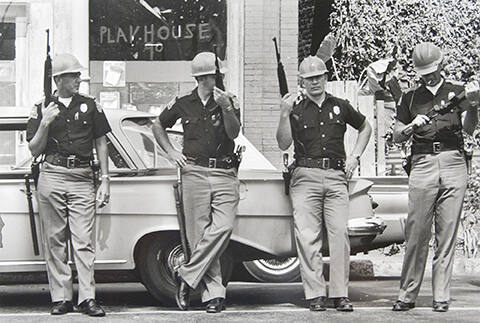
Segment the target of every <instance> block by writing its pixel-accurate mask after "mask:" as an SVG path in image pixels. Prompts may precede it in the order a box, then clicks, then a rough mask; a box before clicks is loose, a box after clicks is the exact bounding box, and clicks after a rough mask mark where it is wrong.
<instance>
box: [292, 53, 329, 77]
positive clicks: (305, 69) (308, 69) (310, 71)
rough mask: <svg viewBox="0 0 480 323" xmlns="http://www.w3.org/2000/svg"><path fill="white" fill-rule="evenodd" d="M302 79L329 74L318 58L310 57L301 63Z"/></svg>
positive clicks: (300, 73) (300, 74) (300, 72)
mask: <svg viewBox="0 0 480 323" xmlns="http://www.w3.org/2000/svg"><path fill="white" fill-rule="evenodd" d="M298 72H299V76H300V77H301V78H308V77H313V76H318V75H323V74H325V73H327V72H328V70H327V67H326V66H325V63H324V62H323V61H322V60H321V59H320V58H319V57H318V56H308V57H305V59H304V60H303V61H302V63H300V67H299V68H298Z"/></svg>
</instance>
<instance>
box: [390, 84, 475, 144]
mask: <svg viewBox="0 0 480 323" xmlns="http://www.w3.org/2000/svg"><path fill="white" fill-rule="evenodd" d="M462 91H463V86H460V85H455V84H452V83H451V82H448V81H444V82H443V84H442V85H441V86H440V88H439V89H438V90H437V94H436V95H433V93H432V92H431V91H430V90H428V89H427V88H426V86H425V85H421V86H420V87H418V88H416V89H414V90H410V91H408V92H407V93H406V94H404V95H403V97H402V99H401V101H400V104H399V106H398V109H397V116H396V118H397V120H399V121H400V122H402V123H403V124H405V125H408V124H409V123H410V122H412V121H413V119H415V117H416V116H417V115H418V114H424V115H426V114H427V113H428V112H429V111H430V110H432V109H434V107H435V106H439V105H441V104H442V101H444V102H448V101H449V99H451V98H452V97H454V96H458V95H459V94H460V92H462ZM467 107H468V103H467V102H466V101H464V102H462V103H461V104H460V109H454V110H453V111H451V112H448V113H446V114H444V115H440V114H439V115H438V116H437V117H435V118H433V119H432V120H431V122H429V123H427V124H426V125H424V126H422V127H420V128H418V129H416V130H415V132H414V134H413V139H414V142H426V143H430V142H433V141H442V142H447V141H448V142H452V138H454V140H453V141H455V142H456V144H458V145H459V147H460V146H463V140H462V139H461V132H460V130H461V129H462V122H461V116H460V115H461V113H462V112H463V111H465V109H466V108H467Z"/></svg>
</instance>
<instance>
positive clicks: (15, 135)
mask: <svg viewBox="0 0 480 323" xmlns="http://www.w3.org/2000/svg"><path fill="white" fill-rule="evenodd" d="M31 159H32V155H31V154H30V150H29V149H28V142H27V140H26V131H25V130H5V131H0V169H2V170H12V169H21V168H28V167H30V161H31Z"/></svg>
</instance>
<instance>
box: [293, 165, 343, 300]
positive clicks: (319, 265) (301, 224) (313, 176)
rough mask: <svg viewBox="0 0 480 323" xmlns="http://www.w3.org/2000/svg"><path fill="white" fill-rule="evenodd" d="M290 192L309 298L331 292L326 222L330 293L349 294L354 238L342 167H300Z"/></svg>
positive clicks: (297, 241)
mask: <svg viewBox="0 0 480 323" xmlns="http://www.w3.org/2000/svg"><path fill="white" fill-rule="evenodd" d="M290 196H291V199H292V205H293V218H294V223H295V242H296V245H297V253H298V258H299V259H300V272H301V275H302V282H303V288H304V290H305V298H306V299H312V298H316V297H319V296H326V295H327V288H326V284H325V278H324V277H323V262H322V252H321V249H322V243H323V241H322V238H323V237H322V224H323V223H325V227H326V232H327V237H328V245H329V253H330V286H329V293H328V294H329V296H330V297H346V296H348V278H349V269H350V268H349V266H350V240H349V239H348V229H347V224H348V211H349V209H348V187H347V179H346V176H345V173H344V172H343V171H340V170H333V169H327V170H324V169H319V168H303V167H297V168H296V169H295V170H294V172H293V176H292V181H291V187H290Z"/></svg>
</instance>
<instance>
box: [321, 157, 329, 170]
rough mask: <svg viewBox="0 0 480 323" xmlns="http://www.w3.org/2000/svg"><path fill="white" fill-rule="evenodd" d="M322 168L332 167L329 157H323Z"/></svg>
mask: <svg viewBox="0 0 480 323" xmlns="http://www.w3.org/2000/svg"><path fill="white" fill-rule="evenodd" d="M322 168H323V169H328V168H330V159H328V158H322Z"/></svg>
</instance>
